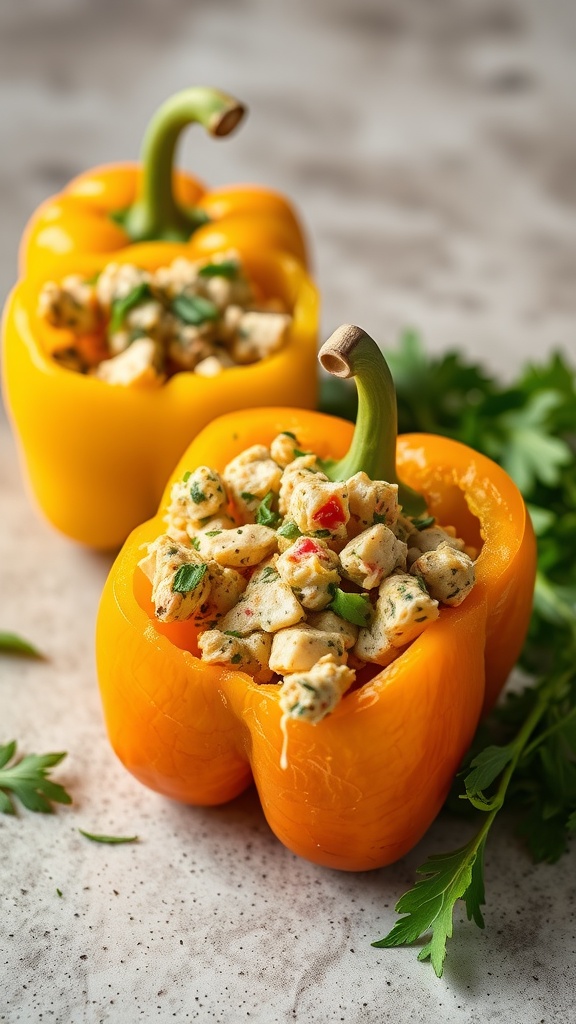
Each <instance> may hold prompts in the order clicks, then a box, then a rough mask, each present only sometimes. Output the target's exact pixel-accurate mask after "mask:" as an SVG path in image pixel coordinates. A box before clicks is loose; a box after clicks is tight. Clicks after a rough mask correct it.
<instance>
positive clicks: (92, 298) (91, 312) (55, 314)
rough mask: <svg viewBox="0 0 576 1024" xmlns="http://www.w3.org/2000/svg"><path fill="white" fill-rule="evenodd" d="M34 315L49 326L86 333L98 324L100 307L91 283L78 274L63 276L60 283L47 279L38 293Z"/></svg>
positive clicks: (98, 325) (94, 328)
mask: <svg viewBox="0 0 576 1024" xmlns="http://www.w3.org/2000/svg"><path fill="white" fill-rule="evenodd" d="M38 315H39V316H41V317H42V318H43V319H44V320H47V321H48V323H49V324H51V325H52V327H67V328H69V329H70V330H73V331H76V332H77V333H79V334H80V333H83V334H90V333H91V332H93V331H97V330H98V328H99V327H100V311H99V308H98V300H97V298H96V290H95V288H94V285H92V284H89V283H88V282H87V281H85V280H84V278H83V277H81V276H80V275H79V274H71V275H70V276H69V277H65V278H64V279H63V280H62V283H61V284H56V282H55V281H47V282H46V284H45V285H44V286H43V288H42V290H41V292H40V295H39V297H38Z"/></svg>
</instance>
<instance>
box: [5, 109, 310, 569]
mask: <svg viewBox="0 0 576 1024" xmlns="http://www.w3.org/2000/svg"><path fill="white" fill-rule="evenodd" d="M241 114H242V108H241V106H240V105H239V104H238V103H237V101H236V100H233V99H232V98H231V97H229V96H226V95H225V94H223V93H219V92H217V91H216V90H209V89H189V90H184V92H182V93H179V94H177V96H175V97H172V99H171V100H169V101H168V102H167V103H166V104H164V106H163V107H162V108H160V111H158V113H157V114H156V116H155V118H154V119H153V121H152V123H151V126H150V129H149V131H148V133H147V136H146V137H145V140H144V147H143V164H142V171H141V172H139V171H138V168H136V167H126V166H120V167H111V168H100V169H98V170H97V171H94V172H89V173H88V174H86V175H83V176H82V177H81V178H78V179H76V180H75V181H74V182H72V183H71V185H70V186H69V187H68V189H66V190H65V191H64V193H62V195H61V196H58V197H55V198H53V199H51V200H48V201H47V203H45V204H44V205H43V206H42V207H41V208H40V210H39V211H38V212H37V214H35V215H34V217H33V218H32V220H31V222H30V225H29V226H28V228H27V230H26V232H25V236H24V242H23V246H22V249H21V269H22V276H21V279H20V281H19V282H18V284H17V285H16V287H15V289H14V290H13V292H12V295H11V296H10V299H9V301H8V303H7V307H6V310H5V317H4V352H3V361H4V366H3V384H4V391H5V400H6V406H7V409H8V412H9V415H10V418H11V421H12V425H13V428H14V432H15V435H16V438H17V441H18V446H19V452H20V456H21V461H22V464H23V467H24V470H25V473H26V475H27V477H28V480H29V483H30V486H31V489H32V492H33V494H34V496H35V498H36V501H37V503H38V505H39V506H40V508H41V510H42V511H43V513H44V514H45V516H46V517H47V518H48V520H49V521H50V522H51V523H52V524H53V525H54V526H55V527H56V528H57V529H59V530H60V531H62V532H63V533H64V534H66V535H67V536H69V537H71V538H72V539H74V540H77V541H80V542H81V543H83V544H87V545H90V546H92V547H95V548H101V549H111V548H116V547H118V546H119V545H120V544H121V543H122V542H123V540H124V539H125V538H126V536H127V535H128V533H129V532H130V530H131V529H132V528H133V527H134V526H136V525H137V524H138V523H140V522H142V520H144V519H146V518H148V517H149V516H150V515H152V514H153V512H154V510H155V509H156V507H157V505H158V501H159V498H160V496H161V494H162V491H163V488H164V484H165V482H166V478H167V476H168V475H169V473H170V471H171V469H172V468H173V466H174V463H175V462H176V461H177V460H178V459H179V457H180V456H181V454H182V452H183V451H184V449H185V448H186V446H187V444H188V443H189V442H190V441H191V440H192V438H193V437H194V436H195V435H196V434H197V433H198V431H199V430H200V429H201V428H202V427H204V426H205V425H206V424H207V423H208V422H210V420H212V419H213V417H214V416H217V415H220V414H221V413H224V412H230V411H233V410H236V409H246V408H249V407H251V406H255V405H263V404H264V403H266V404H268V403H270V402H275V403H278V404H280V403H284V402H286V401H289V402H291V403H293V404H294V405H298V406H301V407H303V408H313V407H314V405H315V403H316V397H317V375H316V344H317V319H318V297H317V292H316V289H315V287H314V285H313V284H312V282H311V280H310V278H309V277H308V275H307V273H306V270H305V269H304V265H303V262H302V260H303V259H304V258H305V246H304V240H303V238H302V233H301V231H300V229H299V225H298V223H297V221H296V219H295V216H294V213H293V211H292V209H291V207H290V205H289V204H288V203H287V201H286V200H285V199H284V198H283V197H282V196H279V195H278V194H276V193H273V192H271V191H269V190H266V189H259V188H256V187H254V188H249V187H235V188H233V189H228V190H226V189H222V190H220V191H219V192H214V193H210V192H208V193H207V192H205V191H204V190H203V189H202V187H201V186H200V184H199V183H198V182H196V181H195V180H194V179H191V178H189V177H185V176H182V175H181V176H179V177H178V176H176V175H174V182H175V195H173V194H172V161H173V157H174V151H175V146H176V142H177V139H178V136H179V134H180V132H181V130H182V128H183V127H184V126H185V125H186V124H188V123H190V121H193V120H196V121H199V122H200V123H202V124H203V125H204V127H206V129H207V130H208V131H210V132H211V133H212V134H226V133H227V132H228V131H229V130H230V129H231V128H232V127H233V126H234V125H235V124H236V123H237V121H238V120H239V118H240V116H241ZM230 248H234V249H235V250H236V251H237V252H238V254H239V256H240V258H241V260H242V264H243V267H244V269H245V272H246V274H247V276H248V277H249V279H250V280H251V281H252V282H253V283H254V285H255V287H256V288H257V289H258V290H259V291H260V292H261V293H262V294H263V295H264V296H265V297H278V298H280V299H281V300H282V302H283V303H284V304H285V306H286V308H287V309H288V310H289V311H290V312H291V314H292V318H293V319H292V326H291V331H290V335H289V339H288V342H287V344H286V345H285V347H284V348H283V349H282V350H281V351H279V352H277V353H276V354H274V355H272V356H270V357H268V358H266V359H264V360H262V361H261V362H258V363H254V364H251V365H249V366H238V367H233V368H230V369H226V370H225V371H223V372H222V373H220V374H219V375H218V376H217V377H214V378H203V377H199V376H197V375H195V374H194V373H192V372H190V371H183V372H179V373H176V374H174V376H172V377H170V378H169V379H168V380H167V381H166V382H165V383H164V384H163V385H162V386H161V387H159V388H155V389H153V390H144V389H137V388H129V387H118V386H110V385H109V384H107V383H105V382H103V381H102V380H98V379H97V378H95V377H91V376H84V375H81V374H78V373H74V372H72V371H71V370H69V369H66V368H64V367H62V366H60V365H58V363H57V362H56V361H55V360H54V359H53V358H52V357H51V355H50V352H51V351H53V350H54V349H55V348H56V347H57V344H56V339H58V345H59V346H60V347H62V346H63V345H65V344H66V335H67V331H64V330H62V329H56V328H53V327H51V326H50V325H49V324H47V323H46V321H45V320H43V319H42V318H41V317H40V316H39V315H38V312H37V306H38V296H39V290H40V287H41V284H42V283H44V282H45V281H46V280H47V279H48V278H50V279H53V280H56V281H60V280H62V279H63V278H64V277H66V276H67V275H69V274H81V275H83V276H84V277H85V278H87V279H89V278H91V277H93V276H94V275H96V274H97V273H98V272H99V271H101V270H102V268H103V267H104V266H105V265H106V263H108V262H109V261H110V260H111V259H112V258H113V260H114V262H115V263H132V264H135V265H137V266H138V267H141V268H143V269H146V270H154V269H156V268H157V267H160V266H166V265H168V264H170V263H171V262H172V261H173V260H174V259H176V258H177V257H185V258H187V259H191V260H194V259H201V258H202V257H205V256H207V255H211V254H214V253H215V252H226V251H227V250H229V249H230ZM70 339H72V335H70Z"/></svg>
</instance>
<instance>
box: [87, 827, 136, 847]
mask: <svg viewBox="0 0 576 1024" xmlns="http://www.w3.org/2000/svg"><path fill="white" fill-rule="evenodd" d="M78 831H79V833H80V835H82V836H85V837H86V839H90V840H91V842H93V843H108V844H109V845H111V846H117V845H119V844H120V843H137V842H139V840H140V836H105V835H98V834H97V833H94V832H85V831H84V829H83V828H79V829H78Z"/></svg>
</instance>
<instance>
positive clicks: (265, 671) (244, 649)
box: [198, 629, 274, 683]
mask: <svg viewBox="0 0 576 1024" xmlns="http://www.w3.org/2000/svg"><path fill="white" fill-rule="evenodd" d="M271 646H272V637H271V636H270V634H269V633H263V632H261V631H258V632H255V633H251V634H250V636H246V637H236V636H230V634H228V633H224V632H222V630H220V629H209V630H206V632H205V633H201V634H200V636H199V637H198V647H199V648H200V651H201V657H202V661H206V662H208V663H209V664H218V665H229V666H230V667H231V668H234V669H237V670H238V671H241V672H247V673H248V674H249V675H251V676H253V678H254V679H255V681H256V682H257V683H268V682H270V680H271V679H272V676H273V674H274V673H273V672H272V670H271V669H270V668H269V667H268V660H269V657H270V648H271Z"/></svg>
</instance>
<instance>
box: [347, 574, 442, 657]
mask: <svg viewBox="0 0 576 1024" xmlns="http://www.w3.org/2000/svg"><path fill="white" fill-rule="evenodd" d="M437 618H438V602H437V601H435V600H434V599H433V598H431V597H430V595H429V594H428V593H427V591H426V590H425V589H423V587H422V586H421V584H420V582H419V581H418V580H417V579H416V578H415V577H414V576H409V575H408V574H407V573H398V574H397V575H394V576H389V577H388V578H387V579H385V580H384V581H383V582H382V583H381V584H380V587H379V591H378V600H377V602H376V610H375V614H374V619H373V621H372V625H371V626H370V627H369V628H365V629H364V628H363V629H361V630H360V633H359V634H358V641H357V643H356V646H355V648H354V650H355V652H356V654H357V655H358V657H359V658H362V660H363V661H371V662H375V663H376V664H378V665H388V664H389V663H390V662H391V661H393V659H394V657H395V656H396V651H395V650H394V649H395V648H398V647H404V646H405V645H406V644H409V643H411V642H412V641H413V640H415V639H416V637H417V636H420V633H422V632H423V630H424V629H426V626H428V625H429V624H430V623H431V622H433V621H434V620H435V619H437Z"/></svg>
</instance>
